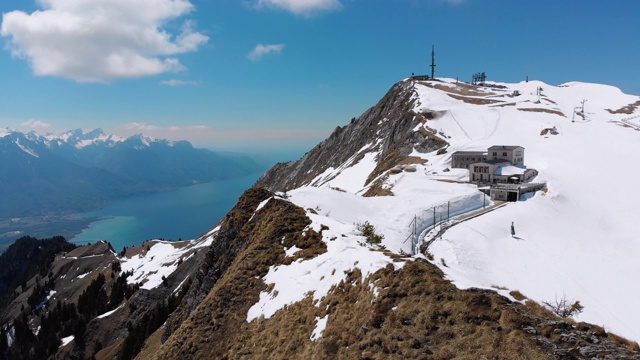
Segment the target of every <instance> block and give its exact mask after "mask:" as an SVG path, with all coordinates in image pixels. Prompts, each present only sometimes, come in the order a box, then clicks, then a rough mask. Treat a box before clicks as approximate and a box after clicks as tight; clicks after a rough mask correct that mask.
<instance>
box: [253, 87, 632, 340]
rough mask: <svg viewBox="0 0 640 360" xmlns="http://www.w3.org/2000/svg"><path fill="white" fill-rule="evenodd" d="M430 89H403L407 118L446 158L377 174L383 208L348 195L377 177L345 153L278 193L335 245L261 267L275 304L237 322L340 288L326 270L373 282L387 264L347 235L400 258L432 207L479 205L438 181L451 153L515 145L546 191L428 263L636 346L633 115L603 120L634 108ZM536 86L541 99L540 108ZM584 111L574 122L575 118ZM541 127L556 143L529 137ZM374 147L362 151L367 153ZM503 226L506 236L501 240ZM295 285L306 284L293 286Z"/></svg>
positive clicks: (608, 96)
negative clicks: (418, 123) (371, 234)
mask: <svg viewBox="0 0 640 360" xmlns="http://www.w3.org/2000/svg"><path fill="white" fill-rule="evenodd" d="M429 84H431V85H427V84H426V83H416V84H415V85H414V86H415V91H416V94H415V97H416V99H417V100H418V101H417V102H416V105H415V106H416V108H415V111H416V112H418V113H420V112H425V111H427V110H429V111H439V112H440V114H441V116H440V117H438V118H436V119H434V120H428V121H427V122H426V124H425V125H426V126H427V127H429V128H430V129H434V130H436V131H437V132H438V133H439V134H441V136H443V137H445V138H446V140H447V141H448V142H449V143H450V147H449V149H448V152H447V154H443V155H437V154H436V153H435V152H434V153H429V154H421V153H418V152H416V151H414V153H413V154H412V155H414V156H418V157H421V158H423V159H425V160H427V161H428V162H427V163H426V164H424V165H417V166H416V167H417V171H416V172H413V173H409V172H402V173H399V174H393V175H389V178H388V179H387V180H386V187H388V188H389V189H391V191H392V192H393V194H394V196H385V197H369V198H365V197H362V196H360V195H359V194H361V193H363V191H364V190H366V186H365V180H366V179H367V177H368V175H369V174H370V173H371V172H372V171H373V169H374V168H375V165H376V160H377V159H376V155H377V154H376V153H368V154H366V155H365V156H364V157H363V158H362V159H360V161H358V162H357V163H355V164H352V163H351V162H352V161H353V160H355V159H356V157H355V155H356V154H354V158H352V159H350V160H349V161H348V162H347V163H345V164H344V166H341V167H339V168H336V169H334V168H332V169H328V170H327V171H325V172H324V173H323V174H321V175H319V176H318V177H317V178H316V179H315V180H313V181H311V182H310V184H312V186H307V187H302V188H299V189H295V190H291V191H289V192H288V195H290V201H292V202H294V203H296V204H298V205H300V206H301V207H303V208H305V209H309V208H311V209H315V210H316V212H317V213H318V215H313V216H312V219H313V221H314V224H315V226H317V224H325V225H327V226H329V228H330V231H331V232H332V233H335V235H334V236H337V240H336V241H335V242H334V244H333V245H332V242H331V241H328V242H327V244H328V245H329V246H328V253H327V254H325V255H322V256H321V257H319V258H317V259H313V260H308V261H302V262H300V263H297V262H296V263H293V264H291V265H289V266H283V267H280V268H279V269H272V271H271V272H270V273H269V274H268V275H267V276H266V277H265V282H266V283H268V284H274V289H276V290H278V292H272V293H264V294H263V296H261V299H260V301H259V302H258V303H257V304H256V305H255V306H254V307H253V308H252V309H251V310H250V311H249V314H248V320H251V319H253V318H256V317H257V316H259V315H260V314H262V315H265V316H267V317H268V316H270V315H271V314H273V313H274V312H275V311H276V310H277V309H280V308H282V307H283V306H284V305H286V304H287V303H292V302H295V301H299V300H300V299H302V298H304V296H306V295H307V294H308V292H310V291H315V293H314V295H313V296H314V298H316V299H318V298H321V296H322V295H323V294H326V290H327V289H328V288H329V287H330V286H331V285H332V284H335V283H337V282H339V281H340V280H341V278H342V277H341V276H333V277H332V276H328V274H330V273H331V270H332V269H334V268H338V269H343V268H344V269H349V268H353V267H361V268H365V269H366V271H363V273H371V272H374V271H375V270H376V269H378V268H381V267H384V266H386V264H387V263H389V262H391V259H389V258H387V259H386V260H385V259H384V258H380V256H383V257H384V255H382V254H381V253H379V252H371V251H368V250H367V251H361V250H362V249H365V250H366V249H367V248H366V247H362V246H359V245H358V241H360V242H361V241H362V240H363V238H362V237H361V236H359V233H358V231H357V228H356V224H358V223H363V222H365V221H369V222H370V223H372V224H373V225H374V226H376V229H377V232H378V233H380V234H382V235H384V236H385V239H384V241H383V243H384V245H385V246H386V248H387V249H389V250H391V251H393V252H396V253H400V252H402V253H411V252H412V242H413V240H414V239H415V237H413V236H412V232H413V230H414V229H417V230H418V232H421V231H423V230H425V229H426V228H428V227H429V226H430V225H431V224H433V213H434V207H435V208H436V218H437V219H439V218H440V217H442V216H444V217H446V214H447V204H448V203H450V205H449V213H450V214H451V216H455V215H457V214H459V213H464V212H468V211H471V210H476V209H478V208H482V207H483V206H484V205H487V206H489V205H491V202H490V201H488V200H487V199H485V197H484V195H483V194H482V193H480V192H479V191H477V188H476V187H475V185H471V184H464V183H460V181H462V182H464V181H466V180H467V178H468V172H467V170H463V169H450V171H449V169H447V168H449V167H450V160H451V153H453V152H454V151H458V150H485V151H486V149H487V148H488V147H490V146H492V145H520V146H523V147H524V148H525V165H527V167H530V168H535V169H537V170H538V171H539V172H540V174H539V176H538V177H537V178H535V179H534V180H533V181H534V182H546V183H547V186H548V192H547V193H546V194H543V193H542V192H539V193H538V194H537V195H535V196H534V197H532V198H530V199H528V200H527V201H521V202H518V203H511V204H508V205H507V206H504V207H500V208H497V209H496V210H494V211H492V212H488V213H486V214H484V215H481V216H479V217H475V218H472V219H470V220H468V221H464V222H461V223H459V224H458V225H456V226H453V227H452V228H450V229H449V230H448V231H446V232H445V233H444V235H443V237H442V239H439V240H437V241H435V242H434V243H433V244H432V245H431V246H430V248H429V251H430V252H431V253H432V254H433V255H434V257H435V261H434V262H435V263H436V264H438V266H441V267H442V269H443V271H444V272H445V273H446V274H447V276H448V278H449V279H451V280H452V281H453V282H454V283H455V284H456V285H457V286H459V287H461V288H466V287H472V286H473V287H484V288H492V287H494V286H499V287H507V288H509V289H511V290H519V291H520V292H522V293H523V294H525V295H526V296H528V297H529V298H531V299H534V300H536V301H539V302H541V301H549V302H553V301H554V300H555V299H556V297H557V298H562V297H563V296H566V297H567V298H568V299H569V300H573V299H575V300H580V302H581V304H582V305H584V307H585V309H584V312H583V313H582V314H580V315H579V316H578V317H577V319H578V320H582V321H587V322H591V323H595V324H598V325H602V326H604V327H605V328H606V329H607V330H610V331H613V332H615V333H618V334H620V335H623V336H625V337H628V338H631V339H634V340H636V341H637V340H640V310H638V307H637V299H640V261H638V260H637V259H638V258H639V257H640V236H639V235H638V231H637V229H636V223H635V221H634V220H636V218H637V217H638V215H640V210H638V200H640V197H639V196H638V195H637V190H636V189H635V188H634V187H633V184H634V180H635V179H636V178H637V177H638V175H640V170H639V169H638V167H637V164H640V151H638V143H639V142H638V141H639V140H640V132H638V131H636V130H635V129H634V128H633V127H629V126H626V127H625V126H622V125H623V124H624V121H629V120H628V119H629V118H634V117H637V116H638V114H640V110H635V113H631V114H624V113H619V114H611V113H610V112H608V111H607V110H606V109H611V110H617V109H620V108H623V107H625V106H627V105H629V104H633V103H635V102H637V101H638V100H639V98H638V97H637V96H630V95H626V94H623V93H622V92H621V91H620V90H618V89H616V88H613V87H610V86H605V85H596V84H585V83H575V82H574V83H567V84H564V85H561V86H550V85H547V84H544V83H542V82H537V81H531V82H528V83H519V84H494V85H497V86H498V88H497V87H493V88H479V89H478V88H471V89H469V88H468V86H467V88H466V89H465V88H462V87H459V86H458V85H456V84H455V80H451V79H445V80H444V82H441V83H438V84H437V87H438V88H439V89H436V88H434V84H436V83H429ZM461 85H462V84H461ZM538 87H542V89H543V90H542V94H541V95H540V96H538V94H537V89H538ZM443 90H447V91H443ZM469 91H471V92H469ZM514 91H518V92H519V95H518V94H516V93H514ZM474 92H475V93H474ZM449 94H451V95H449ZM489 100H493V101H494V102H491V101H489ZM538 100H539V101H538ZM583 100H586V102H585V103H584V108H585V118H584V119H583V118H582V116H581V115H580V114H579V113H576V114H575V115H574V109H575V108H576V107H581V106H582V104H581V102H582V101H583ZM578 110H580V109H578ZM572 118H575V122H572ZM381 120H382V119H381ZM553 127H555V128H556V129H557V131H558V132H559V134H558V135H550V134H546V135H544V136H542V135H541V132H542V131H543V130H544V129H548V128H553ZM416 130H417V129H416ZM376 141H377V140H376V139H372V144H370V146H369V147H370V148H373V146H374V145H375V142H376ZM365 148H367V147H365ZM384 175H386V174H383V176H384ZM443 180H444V181H443ZM414 219H416V222H415V223H413V220H414ZM512 221H513V222H514V223H515V229H516V238H512V237H511V235H510V225H511V222H512ZM343 234H344V235H345V236H341V235H343ZM416 256H421V255H416ZM441 259H442V260H441ZM329 261H331V263H330V264H329V265H326V263H327V262H329ZM443 261H444V263H446V264H447V266H443V265H442V264H443ZM356 262H358V263H356ZM363 264H366V265H363ZM301 273H302V274H307V275H305V276H303V277H302V278H300V274H301ZM336 273H338V272H336ZM340 274H341V273H340ZM322 276H324V278H323V280H322V281H320V280H319V279H320V277H322ZM296 279H301V280H296ZM307 282H310V283H311V284H307ZM274 294H277V295H274ZM320 320H322V322H323V324H326V321H329V322H330V321H331V318H330V317H329V319H327V318H326V317H325V318H322V319H319V324H318V326H319V328H322V326H320V325H322V324H320V322H321V321H320ZM320 332H321V331H316V332H314V334H313V338H314V339H315V338H317V337H318V336H321V335H320Z"/></svg>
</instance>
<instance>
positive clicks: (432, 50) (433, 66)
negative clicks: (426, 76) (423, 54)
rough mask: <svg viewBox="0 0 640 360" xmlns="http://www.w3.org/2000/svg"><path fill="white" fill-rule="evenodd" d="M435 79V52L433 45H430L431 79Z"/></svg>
mask: <svg viewBox="0 0 640 360" xmlns="http://www.w3.org/2000/svg"><path fill="white" fill-rule="evenodd" d="M435 77H436V50H435V47H434V46H433V45H431V78H432V79H435Z"/></svg>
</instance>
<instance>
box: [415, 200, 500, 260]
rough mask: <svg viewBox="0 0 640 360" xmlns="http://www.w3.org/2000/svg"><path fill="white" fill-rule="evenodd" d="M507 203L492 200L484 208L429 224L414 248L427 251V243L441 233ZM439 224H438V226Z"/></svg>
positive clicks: (421, 251) (431, 241)
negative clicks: (492, 202) (492, 201)
mask: <svg viewBox="0 0 640 360" xmlns="http://www.w3.org/2000/svg"><path fill="white" fill-rule="evenodd" d="M508 204H509V203H508V202H506V201H498V200H494V204H493V205H490V206H487V207H486V208H482V209H478V210H472V211H469V212H465V213H463V214H461V215H459V216H457V217H454V218H452V219H450V220H449V221H446V220H445V221H442V222H440V223H438V224H436V225H435V226H433V225H432V226H430V227H428V228H426V229H424V230H423V231H422V232H421V233H420V235H419V236H418V240H417V243H418V246H415V247H414V248H415V249H419V251H420V253H425V252H426V251H427V249H428V248H429V245H431V244H432V243H433V242H434V241H435V240H436V239H437V238H439V237H440V238H441V237H442V235H443V234H444V233H445V232H446V231H447V230H448V229H449V228H451V227H453V226H456V225H458V224H460V223H462V222H465V221H467V220H471V219H473V218H476V217H478V216H481V215H484V214H486V213H488V212H491V211H494V210H496V209H499V208H502V207H504V206H507V205H508ZM438 225H439V226H438Z"/></svg>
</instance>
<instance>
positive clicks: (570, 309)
mask: <svg viewBox="0 0 640 360" xmlns="http://www.w3.org/2000/svg"><path fill="white" fill-rule="evenodd" d="M542 303H543V304H544V305H546V306H547V307H548V308H549V310H551V311H553V313H554V314H556V315H558V316H560V317H562V318H569V317H572V316H573V315H577V314H580V313H581V312H582V310H584V306H582V305H581V304H580V301H578V300H576V301H573V300H569V299H567V296H566V295H563V296H562V298H560V299H558V296H556V300H555V301H554V302H553V303H550V302H546V301H543V302H542Z"/></svg>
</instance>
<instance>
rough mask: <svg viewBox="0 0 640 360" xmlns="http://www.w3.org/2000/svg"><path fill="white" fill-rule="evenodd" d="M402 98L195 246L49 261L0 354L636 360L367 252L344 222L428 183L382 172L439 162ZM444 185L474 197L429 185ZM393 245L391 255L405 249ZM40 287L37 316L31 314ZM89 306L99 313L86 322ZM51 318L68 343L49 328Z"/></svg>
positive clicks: (437, 135) (408, 92)
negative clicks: (89, 302) (94, 304)
mask: <svg viewBox="0 0 640 360" xmlns="http://www.w3.org/2000/svg"><path fill="white" fill-rule="evenodd" d="M425 84H426V85H425V86H429V87H430V89H433V88H435V87H437V86H440V84H439V83H438V82H437V81H431V82H425ZM414 85H415V83H414V81H413V80H411V79H408V80H405V81H401V82H399V83H398V84H396V85H394V86H393V87H392V88H391V90H390V91H389V92H388V93H387V94H386V95H385V96H384V98H383V99H382V100H381V101H380V102H379V103H378V104H377V105H375V106H374V107H372V108H371V109H369V110H367V111H366V112H365V113H364V114H363V115H362V116H360V117H358V118H357V119H355V118H354V119H353V120H352V122H351V123H350V124H347V125H346V126H344V127H339V128H337V129H336V130H335V131H334V132H333V134H331V136H330V137H329V138H328V139H327V140H325V141H323V142H322V143H321V144H319V145H318V146H316V147H315V148H314V149H312V150H311V151H310V152H309V153H307V154H306V155H305V156H304V157H303V158H302V159H300V160H299V161H296V162H290V163H282V164H277V165H276V166H274V167H273V168H272V169H271V170H269V171H267V173H266V174H265V175H264V176H263V177H262V178H261V179H260V180H259V181H258V183H257V185H256V186H254V187H252V188H251V189H248V190H247V191H245V193H244V194H243V195H242V196H241V197H240V199H239V200H238V202H237V203H236V205H235V206H234V208H233V209H232V210H231V211H230V212H229V213H228V214H227V215H226V216H225V217H224V218H223V219H222V220H221V221H220V222H219V223H218V224H217V225H216V226H214V227H212V228H211V229H210V230H209V231H207V232H205V233H204V234H203V235H202V236H201V237H200V238H198V239H196V240H194V241H186V242H166V241H155V240H154V241H150V242H146V243H144V244H142V245H140V246H136V247H133V248H129V249H125V251H123V252H121V253H119V254H116V253H115V252H114V251H113V250H112V249H111V248H110V247H109V245H108V244H107V243H103V242H100V243H97V244H94V245H91V246H85V247H79V248H77V249H75V250H72V251H71V252H68V253H66V254H61V255H59V256H58V257H57V258H56V259H55V261H54V262H53V264H52V265H51V270H50V271H49V272H47V275H45V276H35V277H33V278H31V279H30V280H29V281H27V282H26V283H25V284H24V286H20V287H19V288H16V290H14V291H13V293H11V294H10V295H9V298H10V304H9V305H8V306H7V308H6V310H5V311H4V312H3V314H4V315H3V316H4V318H3V319H2V323H3V324H4V325H3V331H4V332H5V335H6V338H7V339H10V341H9V342H8V343H7V344H5V345H3V344H1V343H0V345H2V346H3V347H2V350H3V351H4V353H5V354H6V355H8V356H10V357H13V358H33V356H35V355H36V354H37V355H41V356H43V358H47V357H48V358H50V359H63V358H77V359H83V358H95V359H132V358H136V359H307V358H313V359H477V358H487V359H593V358H601V359H640V347H639V346H638V344H637V343H635V342H633V341H629V340H626V339H624V338H621V337H619V336H616V335H614V334H611V333H610V332H607V331H605V329H604V328H603V327H601V326H597V325H592V324H588V323H586V322H581V321H576V320H573V319H571V318H566V317H559V316H557V315H556V314H554V313H553V312H551V311H550V310H549V309H547V308H546V307H544V306H542V305H540V304H538V303H536V302H535V301H533V300H529V299H528V298H527V297H526V296H525V295H523V294H522V293H520V292H519V291H517V290H509V289H506V290H505V289H501V288H500V287H497V286H496V287H493V288H492V289H479V288H473V287H472V288H468V289H466V290H462V289H459V288H457V287H456V286H455V285H454V284H453V283H452V282H451V281H450V280H447V279H446V278H445V272H444V271H443V270H442V269H445V268H446V267H447V264H446V263H445V262H444V260H441V261H440V262H439V261H436V260H435V259H434V258H433V257H432V256H431V258H430V257H429V256H423V255H419V254H418V255H410V254H407V252H406V251H393V249H389V248H385V246H382V245H380V244H374V243H372V242H371V241H369V239H368V238H367V237H366V235H365V234H364V231H363V228H364V227H363V224H357V223H355V222H356V220H358V219H361V218H359V217H349V216H350V215H353V214H352V213H354V212H358V211H361V210H362V211H365V210H366V209H364V208H362V209H361V208H360V207H359V206H360V205H361V204H364V201H369V200H372V201H375V212H376V213H381V214H382V215H379V214H378V216H383V217H388V218H391V219H393V220H392V222H393V221H395V219H396V218H395V217H394V215H395V214H393V211H394V209H392V208H387V207H385V204H390V202H387V203H383V202H378V200H380V201H382V200H388V199H393V198H400V199H401V200H402V202H403V206H404V205H405V203H408V201H406V198H402V194H400V190H401V189H400V190H398V191H397V192H398V194H394V193H393V190H397V188H399V186H398V187H397V188H393V187H392V186H390V185H389V184H390V183H391V185H397V184H398V183H400V181H401V180H402V179H408V181H411V180H414V179H418V180H419V181H416V182H412V183H411V185H414V184H419V185H422V184H424V183H425V180H424V178H423V177H425V178H426V176H427V175H429V174H431V173H433V172H436V169H434V168H429V169H427V168H426V167H425V168H424V169H421V170H424V171H422V172H421V173H420V172H415V173H408V172H406V173H405V172H403V173H402V174H399V175H396V176H395V177H392V175H390V174H389V171H388V170H389V169H392V168H393V167H395V166H397V165H398V164H413V165H417V166H420V165H423V164H425V163H426V161H425V160H423V159H422V158H421V157H420V155H421V154H426V153H429V154H431V155H432V156H433V157H434V159H442V158H444V157H445V156H446V152H447V148H448V147H449V146H450V144H451V140H452V139H451V137H450V136H449V135H447V134H445V133H444V132H440V131H436V130H433V128H434V127H435V126H433V125H432V124H433V120H437V119H439V118H442V117H443V116H444V115H443V110H442V109H435V110H429V109H424V110H420V111H416V110H415V109H416V108H418V105H419V104H417V102H418V101H419V96H417V94H416V90H415V86H414ZM460 86H463V85H462V84H461V85H460ZM464 86H467V87H468V88H472V89H471V90H473V92H474V93H477V92H478V91H479V90H477V89H476V88H475V87H474V86H471V85H464ZM443 96H444V97H445V98H446V95H443ZM455 96H458V97H461V96H460V95H457V94H456V95H455ZM451 98H454V99H456V98H455V97H453V96H451ZM504 98H507V99H509V97H508V96H506V95H505V96H504ZM456 101H457V100H456ZM474 101H475V100H474ZM476 102H477V101H476ZM499 109H501V108H499ZM496 111H498V110H496ZM553 116H558V115H553ZM427 125H430V126H427ZM536 136H539V135H537V134H536ZM436 157H439V158H436ZM367 164H368V167H366V168H365V167H364V166H362V167H360V168H359V166H361V165H367ZM438 166H439V167H440V166H441V164H438ZM354 169H356V170H358V171H363V172H364V173H358V174H356V175H358V179H362V180H363V181H362V182H358V183H357V184H356V185H355V186H354V187H352V188H356V189H359V190H356V191H353V192H351V193H350V192H349V191H347V190H344V189H341V188H340V186H344V185H335V183H338V184H347V185H348V184H349V183H353V181H351V180H352V179H348V180H349V181H345V180H344V175H345V174H347V175H353V173H354V172H357V171H355V170H354ZM427 170H429V171H427ZM450 171H451V170H450V169H447V171H446V172H444V173H445V174H448V173H449V172H450ZM411 174H415V175H416V177H415V178H412V177H411ZM440 174H442V172H440V173H438V175H440ZM341 176H343V177H342V178H341V179H340V177H341ZM418 176H422V177H418ZM452 184H453V185H452ZM454 185H456V186H458V185H460V186H463V187H465V189H467V190H466V191H469V190H468V188H471V186H472V185H470V184H466V183H464V181H437V182H436V185H435V186H441V187H446V186H454ZM304 186H307V188H304ZM301 187H303V188H301ZM345 187H346V186H345ZM449 189H450V188H446V191H447V192H448V191H449ZM473 190H474V191H476V190H475V189H473ZM314 191H318V193H319V194H320V195H317V197H316V198H313V196H314V194H313V192H314ZM435 193H436V192H434V194H435ZM434 196H435V195H434ZM309 198H312V201H311V200H309V201H308V202H305V201H306V200H308V199H309ZM318 199H319V200H318ZM335 199H338V200H335ZM344 199H347V200H344ZM363 199H364V200H363ZM426 200H427V199H426V197H424V198H421V201H426ZM322 201H324V202H322ZM331 201H337V202H338V203H337V204H332V203H331ZM395 209H396V210H397V208H395ZM430 211H431V209H429V212H430ZM372 214H373V212H372V211H370V212H368V213H367V214H366V216H373V215H372ZM412 217H413V216H412ZM345 219H347V220H345ZM367 224H368V222H367ZM369 225H371V224H369ZM373 225H377V224H373ZM402 228H403V229H404V228H405V226H402ZM376 231H378V230H376V228H375V226H373V228H372V229H371V232H373V233H374V235H375V234H376ZM398 231H399V230H398ZM384 235H386V236H387V238H386V239H384V237H382V236H380V237H379V239H383V240H384V241H391V240H390V238H392V235H394V234H393V233H391V232H387V233H385V234H384ZM397 237H399V238H400V241H399V242H400V243H401V244H402V242H403V240H404V237H405V234H400V235H399V236H397ZM389 244H390V245H392V244H391V243H389ZM438 263H441V266H442V267H438ZM149 264H157V265H154V266H156V267H155V268H154V267H150V265H149ZM41 274H43V273H41ZM45 284H46V291H45V293H46V294H47V296H46V298H43V299H42V300H43V301H44V300H45V299H46V302H47V304H48V305H47V306H46V307H44V308H40V309H37V310H36V309H33V308H31V307H30V305H29V303H28V298H29V297H30V295H31V294H33V293H35V291H36V289H41V288H43V287H44V286H45ZM498 285H500V284H498ZM90 293H96V294H98V295H97V297H99V298H100V299H101V301H100V311H101V312H103V313H101V314H98V313H96V312H95V311H88V310H86V309H85V308H86V306H85V305H84V302H85V301H86V297H87V296H88V295H86V294H90ZM114 294H116V295H114ZM118 294H124V295H118ZM32 303H33V301H32ZM40 303H41V302H40ZM65 309H66V310H65ZM80 309H84V310H80ZM65 313H66V314H67V315H66V318H70V319H72V320H71V321H72V323H73V324H75V327H74V328H71V327H70V326H64V325H56V326H53V325H51V324H52V323H53V322H54V320H55V319H60V318H65V317H64V316H62V317H61V315H60V314H65ZM40 324H47V326H49V328H48V329H49V331H48V332H45V331H44V328H43V329H42V331H40V330H39V329H40V328H39V327H38V326H39V325H40ZM27 330H31V332H29V331H27ZM34 334H35V335H34ZM52 334H53V335H52ZM45 340H46V341H45ZM44 344H48V345H49V346H44Z"/></svg>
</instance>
